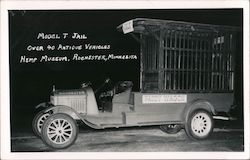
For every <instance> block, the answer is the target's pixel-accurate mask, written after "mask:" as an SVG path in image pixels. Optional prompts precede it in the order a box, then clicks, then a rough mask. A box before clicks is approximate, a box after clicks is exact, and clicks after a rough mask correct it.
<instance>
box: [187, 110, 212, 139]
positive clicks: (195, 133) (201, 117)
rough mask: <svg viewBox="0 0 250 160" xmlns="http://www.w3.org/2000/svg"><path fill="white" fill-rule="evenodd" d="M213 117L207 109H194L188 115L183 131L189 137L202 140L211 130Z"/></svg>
mask: <svg viewBox="0 0 250 160" xmlns="http://www.w3.org/2000/svg"><path fill="white" fill-rule="evenodd" d="M213 127H214V123H213V118H212V116H211V114H210V113H209V112H208V111H205V110H195V111H194V112H192V113H191V115H190V116H189V117H188V121H187V123H186V124H185V131H186V133H187V135H188V137H189V138H191V139H193V140H202V139H205V138H207V137H209V136H210V134H211V133H212V132H213Z"/></svg>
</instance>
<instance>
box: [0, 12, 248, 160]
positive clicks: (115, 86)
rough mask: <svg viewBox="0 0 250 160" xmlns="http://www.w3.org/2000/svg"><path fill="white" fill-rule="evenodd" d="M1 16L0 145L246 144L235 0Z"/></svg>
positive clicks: (150, 147) (171, 148)
mask: <svg viewBox="0 0 250 160" xmlns="http://www.w3.org/2000/svg"><path fill="white" fill-rule="evenodd" d="M7 17H8V33H7V34H8V52H9V53H8V54H7V55H8V57H9V58H8V65H9V66H8V67H9V68H8V72H9V83H8V85H9V92H8V93H9V106H4V107H9V112H10V113H9V119H7V121H6V122H5V123H9V126H10V128H9V133H10V135H9V136H10V137H9V142H10V153H13V154H18V153H30V152H31V153H40V154H43V153H59V152H60V153H63V152H67V153H73V152H74V153H75V152H77V153H96V152H98V153H106V152H113V153H123V152H126V153H127V152H129V153H139V152H140V153H141V152H161V153H166V154H167V153H168V152H171V153H175V152H176V153H179V152H184V153H188V152H200V153H202V152H209V153H214V152H216V153H218V152H220V153H224V154H227V153H232V152H233V153H244V152H246V151H248V150H249V149H247V148H246V146H249V144H247V145H246V144H245V143H246V126H245V119H246V117H244V115H245V114H244V113H245V108H246V107H249V106H245V103H244V101H245V99H248V97H247V96H246V95H245V94H244V89H245V86H244V76H245V75H244V74H245V72H243V70H244V54H245V53H244V49H243V48H244V45H243V44H244V39H243V38H244V29H243V24H244V8H240V7H235V8H233V7H232V8H175V9H172V8H166V9H163V8H160V9H154V8H148V9H147V8H141V9H119V8H114V9H8V10H7ZM5 55H6V54H5ZM6 85H7V84H6ZM1 107H3V106H1ZM1 114H2V113H1ZM248 118H249V117H248ZM1 121H2V119H1ZM1 130H3V128H1ZM1 147H2V148H3V147H4V146H1ZM33 158H34V157H33ZM204 158H207V157H204Z"/></svg>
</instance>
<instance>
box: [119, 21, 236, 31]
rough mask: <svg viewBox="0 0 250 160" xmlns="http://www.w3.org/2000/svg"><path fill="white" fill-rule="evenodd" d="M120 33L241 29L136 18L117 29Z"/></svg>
mask: <svg viewBox="0 0 250 160" xmlns="http://www.w3.org/2000/svg"><path fill="white" fill-rule="evenodd" d="M117 29H118V30H119V31H123V32H124V33H129V32H134V33H145V32H148V30H151V31H153V32H155V31H159V30H161V29H163V30H164V29H168V30H181V31H193V32H195V31H201V32H217V33H218V32H228V31H239V30H240V28H239V27H232V26H223V25H212V24H202V23H192V22H183V21H173V20H160V19H148V18H135V19H132V20H129V21H127V22H124V23H123V24H121V25H119V26H118V27H117Z"/></svg>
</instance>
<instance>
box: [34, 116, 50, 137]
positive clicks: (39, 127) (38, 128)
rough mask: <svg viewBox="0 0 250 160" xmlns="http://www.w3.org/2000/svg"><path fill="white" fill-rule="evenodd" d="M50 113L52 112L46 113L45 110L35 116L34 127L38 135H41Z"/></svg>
mask: <svg viewBox="0 0 250 160" xmlns="http://www.w3.org/2000/svg"><path fill="white" fill-rule="evenodd" d="M50 115H51V114H50V113H44V112H43V111H40V112H38V113H37V114H36V116H35V117H34V119H33V121H32V129H33V132H34V133H35V135H36V136H37V137H41V130H42V126H43V123H44V121H45V120H46V119H47V118H48V117H49V116H50Z"/></svg>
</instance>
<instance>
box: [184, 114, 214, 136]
mask: <svg viewBox="0 0 250 160" xmlns="http://www.w3.org/2000/svg"><path fill="white" fill-rule="evenodd" d="M198 113H205V114H206V115H207V116H208V117H209V119H210V121H211V128H210V130H209V132H208V134H206V135H205V136H197V135H196V134H194V132H193V131H192V129H191V122H192V119H193V118H194V117H195V115H196V114H198ZM213 128H214V121H213V117H212V115H211V114H210V113H209V112H208V111H206V110H203V109H198V110H195V111H193V112H192V113H191V114H190V116H189V117H188V120H187V123H186V124H185V131H186V134H187V136H188V137H189V138H190V139H191V140H204V139H206V138H208V137H209V136H210V135H211V134H212V132H213Z"/></svg>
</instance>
